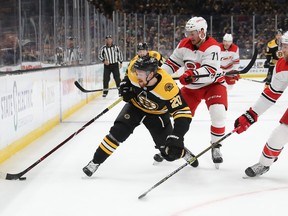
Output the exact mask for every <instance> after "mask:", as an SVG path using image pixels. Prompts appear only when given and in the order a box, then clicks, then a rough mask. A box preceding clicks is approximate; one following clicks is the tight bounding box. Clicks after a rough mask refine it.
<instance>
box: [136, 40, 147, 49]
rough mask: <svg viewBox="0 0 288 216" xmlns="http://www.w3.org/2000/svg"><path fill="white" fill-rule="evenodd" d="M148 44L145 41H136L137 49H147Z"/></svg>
mask: <svg viewBox="0 0 288 216" xmlns="http://www.w3.org/2000/svg"><path fill="white" fill-rule="evenodd" d="M148 48H149V47H148V44H147V43H146V42H144V43H138V45H137V51H139V50H148Z"/></svg>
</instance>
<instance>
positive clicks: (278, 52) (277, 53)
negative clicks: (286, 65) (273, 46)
mask: <svg viewBox="0 0 288 216" xmlns="http://www.w3.org/2000/svg"><path fill="white" fill-rule="evenodd" d="M276 56H277V58H278V59H279V58H281V57H283V52H282V51H281V50H278V51H277V52H276Z"/></svg>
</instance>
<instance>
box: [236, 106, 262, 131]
mask: <svg viewBox="0 0 288 216" xmlns="http://www.w3.org/2000/svg"><path fill="white" fill-rule="evenodd" d="M257 120H258V114H257V113H256V112H254V111H253V110H252V108H251V107H250V109H249V110H247V111H246V113H244V114H243V115H241V116H240V117H239V118H237V119H236V120H235V122H234V127H235V128H238V129H237V131H236V132H237V133H238V134H240V133H242V132H244V131H246V130H247V129H248V128H249V127H250V126H251V125H252V124H254V123H255V122H257Z"/></svg>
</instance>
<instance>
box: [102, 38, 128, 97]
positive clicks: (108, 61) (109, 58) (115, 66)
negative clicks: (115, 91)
mask: <svg viewBox="0 0 288 216" xmlns="http://www.w3.org/2000/svg"><path fill="white" fill-rule="evenodd" d="M105 42H106V44H105V45H104V46H102V47H101V49H100V51H99V55H98V58H99V60H100V61H102V62H103V63H104V73H103V95H102V96H103V97H106V96H107V94H108V88H109V81H110V75H111V72H112V74H113V78H114V80H115V83H116V86H117V87H119V86H120V82H121V79H120V71H119V68H121V67H122V62H123V53H122V51H121V50H120V48H119V47H118V46H116V45H115V44H113V40H112V36H111V35H107V36H106V38H105Z"/></svg>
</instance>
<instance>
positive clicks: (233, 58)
mask: <svg viewBox="0 0 288 216" xmlns="http://www.w3.org/2000/svg"><path fill="white" fill-rule="evenodd" d="M220 48H221V69H222V70H223V71H224V72H225V74H226V73H227V72H230V71H233V70H238V68H239V64H240V58H239V47H238V46H237V45H236V44H234V43H233V37H232V34H227V33H226V34H225V35H224V37H223V42H222V43H220ZM239 78H240V75H239V74H234V75H229V76H225V80H226V83H227V84H228V90H231V89H232V87H233V85H234V84H235V83H236V81H238V80H239Z"/></svg>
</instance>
